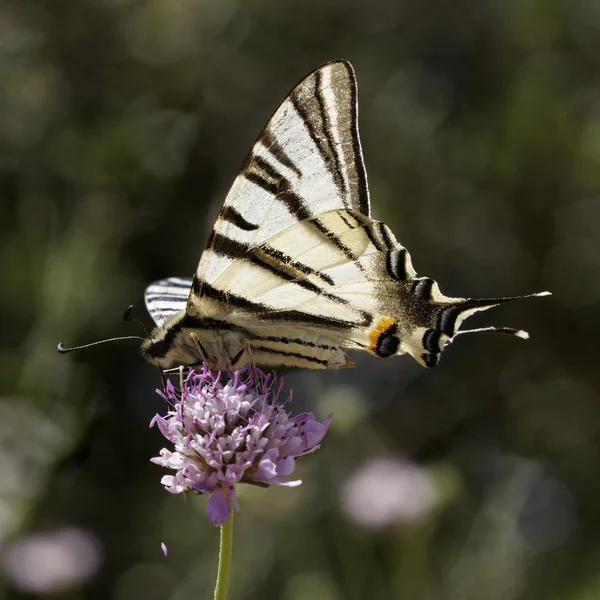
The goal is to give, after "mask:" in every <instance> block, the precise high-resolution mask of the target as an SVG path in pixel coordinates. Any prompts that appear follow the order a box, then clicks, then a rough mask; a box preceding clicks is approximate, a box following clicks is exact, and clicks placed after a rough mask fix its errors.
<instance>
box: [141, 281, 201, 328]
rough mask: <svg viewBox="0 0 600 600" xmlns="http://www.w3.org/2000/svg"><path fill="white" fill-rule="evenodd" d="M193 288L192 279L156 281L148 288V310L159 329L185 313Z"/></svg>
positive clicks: (146, 300)
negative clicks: (170, 319)
mask: <svg viewBox="0 0 600 600" xmlns="http://www.w3.org/2000/svg"><path fill="white" fill-rule="evenodd" d="M191 287H192V278H191V277H169V278H168V279H161V280H160V281H155V282H154V283H152V284H150V285H149V286H148V287H147V288H146V293H145V294H144V301H145V303H146V309H147V310H148V312H149V313H150V316H151V317H152V319H153V320H154V322H155V323H156V325H157V326H158V327H162V326H164V324H165V323H166V322H167V320H168V319H169V318H170V317H172V316H174V315H177V314H179V313H182V312H184V311H185V307H186V303H187V299H188V297H189V295H190V289H191Z"/></svg>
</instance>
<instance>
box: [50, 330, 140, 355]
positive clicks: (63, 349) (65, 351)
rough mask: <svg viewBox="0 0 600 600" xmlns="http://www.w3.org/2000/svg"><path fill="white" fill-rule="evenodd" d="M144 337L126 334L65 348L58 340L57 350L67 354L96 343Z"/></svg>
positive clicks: (96, 344)
mask: <svg viewBox="0 0 600 600" xmlns="http://www.w3.org/2000/svg"><path fill="white" fill-rule="evenodd" d="M144 339H146V338H143V337H141V336H139V335H126V336H123V337H114V338H108V339H106V340H98V341H97V342H92V343H91V344H83V346H72V347H71V348H65V347H64V346H63V345H62V342H60V343H59V344H58V348H57V350H58V352H59V354H67V353H68V352H74V351H75V350H83V349H84V348H91V347H92V346H98V344H107V343H108V342H118V341H120V340H144Z"/></svg>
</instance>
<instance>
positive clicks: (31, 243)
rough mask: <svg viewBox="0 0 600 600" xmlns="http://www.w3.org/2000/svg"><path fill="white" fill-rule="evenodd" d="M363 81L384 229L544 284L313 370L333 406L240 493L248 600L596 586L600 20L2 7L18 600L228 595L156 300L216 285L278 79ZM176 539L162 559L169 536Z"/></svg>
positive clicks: (4, 385) (6, 490) (147, 5)
mask: <svg viewBox="0 0 600 600" xmlns="http://www.w3.org/2000/svg"><path fill="white" fill-rule="evenodd" d="M337 58H344V59H347V60H350V61H351V62H352V63H353V65H354V67H355V69H356V73H357V77H358V82H359V98H360V125H361V134H362V141H363V148H364V154H365V159H366V163H367V169H368V173H369V181H370V188H371V198H372V204H373V213H374V215H375V217H377V218H380V219H382V220H384V221H386V222H387V223H388V224H389V225H390V226H391V228H392V229H393V231H394V232H395V233H396V235H397V237H398V239H399V240H400V241H401V242H402V243H403V244H405V245H406V246H407V247H408V248H409V250H410V252H411V254H412V257H413V262H414V264H415V266H416V268H417V270H418V272H419V274H422V275H428V276H431V277H434V278H435V279H437V280H438V281H439V282H440V286H441V288H442V290H443V291H444V292H445V293H446V294H448V295H461V296H462V295H471V296H491V295H511V294H520V293H529V292H534V291H541V290H544V289H550V290H552V292H553V293H554V295H553V296H552V297H551V298H546V299H539V300H530V301H527V302H522V303H515V304H513V305H507V306H505V307H502V308H498V309H495V310H494V311H492V312H489V313H485V314H482V315H480V316H478V317H476V318H474V319H472V320H471V321H470V322H469V324H470V325H471V326H477V325H478V324H479V325H483V324H499V325H512V326H517V327H522V328H524V329H527V330H529V331H530V333H531V340H529V341H528V342H522V341H520V340H517V339H511V338H503V337H501V336H498V337H494V336H491V337H490V336H472V337H466V338H464V339H459V340H457V342H456V343H455V344H453V345H452V347H451V348H450V349H449V350H448V351H447V352H445V353H444V356H443V359H442V361H441V363H440V365H439V366H438V367H437V368H436V369H434V370H432V371H427V370H425V369H423V368H421V367H420V366H418V365H417V364H416V363H415V362H414V361H413V360H412V359H410V358H408V357H403V358H396V359H389V360H378V359H375V358H372V357H369V356H356V357H355V358H356V362H357V368H356V369H354V370H345V371H339V372H333V371H332V372H301V371H297V372H293V373H289V374H288V375H286V383H287V384H288V385H289V386H292V387H293V388H294V394H295V401H294V407H295V409H296V410H297V411H298V412H299V411H301V410H304V409H306V408H309V409H312V410H314V411H315V412H316V413H317V414H318V416H319V417H324V416H325V415H327V414H328V413H329V412H331V411H333V412H335V417H334V421H333V425H332V428H331V430H330V433H329V434H328V436H327V437H326V438H325V441H324V444H323V447H322V449H321V451H320V452H318V453H317V454H315V455H313V456H312V457H310V458H307V459H304V460H303V461H301V463H300V465H299V474H300V477H301V478H302V479H303V480H304V484H303V485H302V486H301V487H300V488H296V489H270V490H261V489H254V488H251V489H241V490H240V494H239V495H240V502H241V511H240V513H239V514H238V516H237V519H236V539H235V549H234V563H233V581H232V590H231V595H230V598H231V599H232V600H235V599H241V598H244V599H249V600H253V599H259V598H260V599H263V598H275V599H279V598H281V599H284V600H306V599H309V600H315V599H324V600H340V599H350V600H354V599H357V600H358V599H362V598H373V599H388V598H394V599H396V598H401V599H410V600H421V599H424V600H433V599H436V600H438V599H439V600H459V599H460V600H471V599H473V600H475V599H478V600H480V599H483V600H488V599H489V600H538V599H568V600H592V599H596V598H600V434H599V430H600V397H599V394H598V386H599V383H600V381H599V377H598V369H599V367H598V365H597V358H598V351H597V349H596V344H597V340H598V336H599V334H600V316H599V311H598V301H599V299H600V271H599V267H600V251H599V250H600V237H599V236H598V233H597V230H598V228H599V225H600V68H599V67H600V3H599V2H597V1H594V0H588V1H587V2H572V1H571V0H504V1H500V0H453V1H445V0H429V1H425V2H422V1H419V0H404V1H400V2H393V1H391V0H370V1H366V0H362V1H360V0H355V1H350V2H348V1H345V2H344V1H342V0H319V1H317V0H292V1H288V2H281V1H280V2H278V1H276V0H255V1H253V2H250V1H247V2H242V1H241V0H213V1H212V2H208V1H206V0H153V1H143V0H95V1H94V0H77V1H75V0H72V1H70V2H67V1H59V0H37V1H35V0H0V109H1V110H0V198H1V202H0V264H1V275H2V281H1V284H0V313H1V315H2V328H1V330H0V351H1V365H2V367H1V370H0V374H1V388H0V564H1V572H2V574H3V578H2V583H0V590H1V591H0V597H1V598H11V599H12V598H15V599H16V598H36V597H42V596H50V597H54V598H61V599H63V598H64V599H68V600H71V599H72V600H78V599H83V598H85V599H88V598H89V599H102V600H104V599H111V600H112V599H114V600H135V599H138V598H139V599H143V600H155V599H156V600H159V599H164V598H169V599H173V600H187V599H198V598H202V599H204V598H210V597H211V595H212V586H213V581H214V574H215V568H216V554H217V543H218V529H217V528H215V527H213V526H212V525H211V524H210V523H209V522H208V520H207V518H206V517H205V515H204V510H205V498H202V497H192V496H188V497H187V498H185V499H184V498H182V497H179V496H171V495H169V494H168V493H166V492H165V491H164V490H163V489H162V487H161V486H160V483H159V481H160V478H161V477H162V476H163V475H164V474H166V471H164V470H163V469H161V468H159V467H157V466H155V465H152V464H150V463H149V459H150V457H152V456H155V455H157V453H158V450H159V449H160V448H161V447H162V438H161V436H160V435H159V432H158V431H157V430H156V429H153V430H149V429H148V423H149V421H150V419H151V417H152V416H153V415H154V414H155V413H156V412H157V411H164V405H163V403H162V402H161V401H160V400H159V398H158V397H157V396H156V395H155V393H154V389H155V388H156V387H157V386H158V385H159V384H160V381H159V378H158V374H157V372H156V370H155V369H153V368H152V367H150V366H149V365H147V364H145V363H144V362H143V360H142V358H141V357H140V356H139V354H138V351H137V347H136V345H135V343H127V342H122V343H120V344H114V345H107V346H101V347H98V348H96V349H93V350H88V351H84V352H81V353H79V354H75V355H70V356H67V357H64V356H59V355H58V354H57V352H56V344H57V342H59V341H62V342H64V343H65V344H76V343H85V342H88V341H93V340H96V339H100V338H105V337H110V336H112V335H132V334H134V335H135V334H143V332H142V331H141V328H139V327H137V326H136V324H131V323H123V322H122V321H121V315H122V313H123V310H124V309H125V307H126V306H127V305H128V304H130V303H132V302H134V303H136V304H137V310H136V312H137V315H138V316H139V317H140V318H142V319H144V320H145V322H146V323H147V324H149V323H150V320H149V317H148V316H147V315H146V314H145V311H144V309H143V304H142V296H143V291H144V287H145V285H147V284H148V283H149V282H150V281H152V280H154V279H157V278H161V277H165V276H169V275H183V276H185V275H191V274H192V273H193V271H194V270H195V267H196V262H197V260H198V257H199V254H200V252H201V250H202V248H203V246H204V243H205V241H206V238H207V235H208V232H209V230H210V227H211V225H212V221H213V219H214V217H215V216H216V213H217V211H218V209H219V206H220V203H221V202H222V200H223V198H224V196H225V194H226V192H227V189H228V187H229V185H230V184H231V182H232V181H233V178H234V176H235V174H236V172H237V170H238V168H239V166H240V165H241V163H242V161H243V159H244V157H245V155H246V153H247V152H248V151H249V149H250V147H251V144H252V142H253V141H254V139H255V138H256V136H257V135H258V133H259V131H260V129H261V127H262V126H263V125H264V123H265V122H266V120H267V118H268V117H269V116H270V114H271V113H272V112H273V111H274V110H275V109H276V108H277V106H278V103H279V102H280V101H281V100H282V99H283V97H284V96H285V94H286V93H287V92H288V91H289V90H290V89H291V88H292V87H293V86H294V85H295V84H296V83H297V82H298V81H299V80H300V79H301V78H302V77H303V76H304V75H306V74H307V73H308V72H309V71H311V70H312V69H314V68H316V67H318V66H319V65H321V64H322V63H324V62H327V61H329V60H332V59H337ZM161 542H165V543H166V544H167V546H168V547H169V554H168V557H167V558H165V557H164V556H163V554H162V553H161V550H160V543H161Z"/></svg>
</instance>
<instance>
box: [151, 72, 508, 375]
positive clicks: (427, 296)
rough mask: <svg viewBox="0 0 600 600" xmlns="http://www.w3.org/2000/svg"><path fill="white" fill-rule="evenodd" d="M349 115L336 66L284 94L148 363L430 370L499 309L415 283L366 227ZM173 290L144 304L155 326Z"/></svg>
mask: <svg viewBox="0 0 600 600" xmlns="http://www.w3.org/2000/svg"><path fill="white" fill-rule="evenodd" d="M357 112H358V111H357V91H356V81H355V78H354V73H353V70H352V67H351V66H350V64H349V63H347V62H334V63H329V64H327V65H325V66H323V67H321V68H320V69H317V70H316V71H314V72H313V73H311V74H310V75H309V76H308V77H307V78H306V79H304V80H303V81H302V82H301V83H300V84H299V85H298V86H297V87H296V88H294V90H292V92H291V93H290V95H289V96H288V97H287V98H286V99H285V100H284V102H283V103H282V105H281V106H280V107H279V109H278V110H277V111H276V112H275V114H274V115H273V117H272V118H271V119H270V121H269V122H268V124H267V126H266V128H265V130H264V131H263V133H262V134H261V135H260V136H259V138H258V140H257V142H256V144H255V145H254V147H253V149H252V152H251V153H250V155H249V156H248V158H247V160H246V162H245V164H244V166H243V168H242V169H241V171H240V173H239V174H238V175H237V177H236V180H235V182H234V184H233V186H232V188H231V191H230V192H229V194H228V195H227V198H226V200H225V203H224V205H223V208H222V209H221V211H220V213H219V216H218V218H217V221H216V223H215V226H214V228H213V231H212V233H211V236H210V238H209V241H208V244H207V247H206V249H205V250H204V252H203V254H202V256H201V258H200V262H199V265H198V268H197V271H196V274H195V276H194V278H193V281H192V287H191V291H190V293H189V298H188V299H187V306H186V309H185V313H183V314H182V315H181V316H180V318H179V319H177V320H171V321H169V322H168V327H166V328H165V329H164V331H163V332H162V334H161V336H162V337H161V336H158V337H159V339H157V340H152V339H150V340H148V342H147V343H146V344H145V346H144V347H143V353H145V355H146V356H147V358H148V359H149V360H151V362H152V361H154V362H155V363H156V364H159V365H163V364H172V363H173V362H179V363H180V364H195V363H196V362H198V361H200V360H207V361H208V362H209V363H210V364H211V365H212V366H213V367H214V368H219V369H222V368H226V365H231V366H232V367H234V368H238V367H240V366H243V364H245V363H246V362H248V361H253V362H254V363H256V364H264V365H292V366H304V367H312V368H334V367H343V366H349V365H351V364H352V363H351V361H350V360H349V359H348V358H347V356H346V354H345V350H348V349H362V350H367V351H370V352H371V353H373V354H376V355H377V356H380V357H387V356H391V355H393V354H404V353H410V354H411V355H412V356H413V357H414V358H416V359H417V361H419V362H420V363H421V364H423V365H425V366H434V365H435V364H436V363H437V359H438V355H439V354H440V352H441V350H442V348H443V347H444V345H445V344H446V343H447V342H448V341H451V339H452V337H453V336H454V335H456V334H457V332H458V328H459V326H460V324H461V322H462V321H463V320H464V319H465V318H467V317H468V316H469V315H471V314H472V313H473V312H475V311H478V310H483V309H486V308H489V307H491V306H494V305H495V304H499V303H501V302H505V301H507V300H509V298H500V299H484V300H471V299H463V298H449V297H447V296H444V295H443V294H442V293H441V292H440V290H439V288H438V286H437V283H436V282H434V281H433V280H432V279H428V278H424V277H423V278H418V277H417V276H416V273H415V271H414V269H413V267H412V263H411V260H410V256H409V255H408V252H407V251H406V249H405V248H404V247H403V246H402V245H401V244H399V243H398V242H397V240H396V239H395V237H394V235H393V234H392V232H391V231H390V230H389V228H388V227H387V226H386V225H384V224H383V223H380V222H378V221H374V220H372V219H371V218H370V214H369V213H370V210H369V196H368V191H367V178H366V173H365V169H364V165H363V159H362V151H361V147H360V141H359V137H358V123H357ZM173 281H174V280H165V281H163V282H158V283H157V284H154V286H156V287H153V286H151V288H150V289H149V293H148V294H147V304H148V307H149V310H150V312H151V314H152V313H154V314H153V316H154V318H155V320H157V323H158V324H159V325H161V324H164V323H165V321H166V320H167V319H168V316H170V315H172V314H175V311H176V310H179V309H181V306H182V298H183V294H184V293H186V287H185V285H183V283H182V284H181V286H180V285H179V283H178V284H177V285H172V283H171V282H173ZM177 281H178V282H181V281H184V280H177ZM165 282H166V283H165ZM185 284H186V285H188V286H189V281H187V280H185ZM187 289H189V287H188V288H187ZM148 297H149V299H148ZM157 317H158V319H160V321H162V323H161V322H159V320H158V319H157ZM490 329H494V328H490ZM507 332H511V333H515V331H514V330H510V331H508V330H507ZM167 333H168V335H167ZM157 335H158V334H157ZM167 340H168V342H167ZM154 342H158V343H156V344H155V345H153V343H154Z"/></svg>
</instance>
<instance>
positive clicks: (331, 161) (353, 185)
mask: <svg viewBox="0 0 600 600" xmlns="http://www.w3.org/2000/svg"><path fill="white" fill-rule="evenodd" d="M338 208H347V209H355V210H358V211H360V212H362V213H363V214H366V215H368V214H369V211H370V208H369V192H368V189H367V176H366V171H365V167H364V163H363V158H362V150H361V146H360V140H359V135H358V105H357V88H356V79H355V77H354V71H353V69H352V66H351V65H350V63H348V62H341V61H340V62H333V63H329V64H327V65H324V66H323V67H321V68H320V69H317V70H316V71H314V72H313V73H311V74H310V75H308V77H306V78H305V79H304V80H303V81H302V82H301V83H300V84H298V85H297V86H296V87H295V88H294V89H293V90H292V92H291V93H290V94H289V96H288V97H287V98H286V99H285V100H284V101H283V103H282V104H281V106H280V107H279V108H278V109H277V111H276V112H275V114H274V115H273V116H272V117H271V119H270V120H269V122H268V123H267V125H266V127H265V129H264V130H263V132H262V133H261V135H260V136H259V138H258V140H257V141H256V143H255V145H254V147H253V148H252V151H251V152H250V155H249V156H248V158H247V159H246V161H245V163H244V166H243V167H242V169H241V170H240V172H239V174H238V175H237V177H236V179H235V181H234V183H233V186H232V188H231V190H230V192H229V194H228V195H227V198H226V199H225V203H224V204H223V208H222V209H221V211H220V213H219V215H218V217H217V220H216V223H215V226H214V230H213V232H212V235H211V237H210V239H209V242H208V244H207V247H206V250H205V252H204V253H203V254H202V257H201V258H200V263H199V265H198V270H197V276H198V278H199V280H201V281H205V282H208V283H210V282H211V281H213V280H214V279H215V278H216V277H218V276H219V275H220V274H221V273H222V272H223V271H224V270H225V269H226V268H227V267H228V266H230V264H231V262H232V260H234V258H229V257H225V256H223V254H219V253H217V252H213V251H211V250H212V248H213V247H215V246H217V247H218V246H219V245H222V244H223V243H225V242H226V243H228V242H230V241H231V242H232V243H235V244H237V247H238V248H240V249H243V248H251V247H253V246H256V245H258V244H261V243H262V242H265V241H266V240H267V239H269V238H271V237H273V236H274V235H276V234H277V233H279V232H281V231H284V230H285V229H287V228H289V227H292V226H294V225H296V224H297V223H298V221H301V220H303V219H307V218H309V217H312V216H313V215H315V214H320V213H323V212H326V211H329V210H335V209H338Z"/></svg>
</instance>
